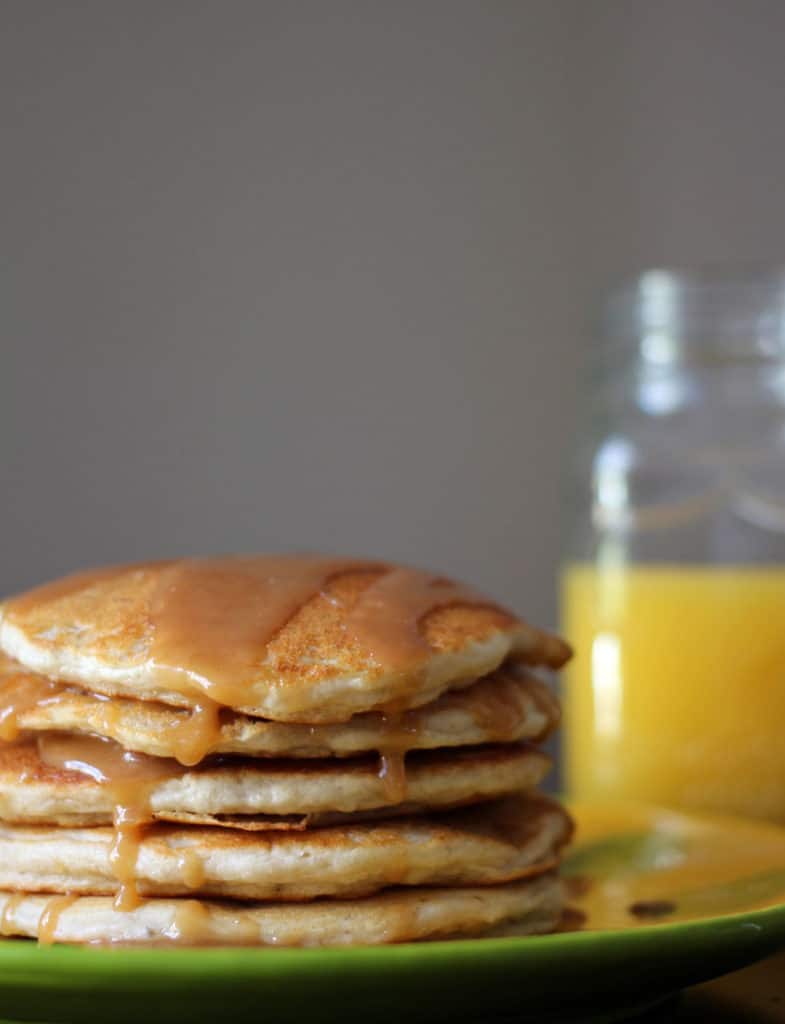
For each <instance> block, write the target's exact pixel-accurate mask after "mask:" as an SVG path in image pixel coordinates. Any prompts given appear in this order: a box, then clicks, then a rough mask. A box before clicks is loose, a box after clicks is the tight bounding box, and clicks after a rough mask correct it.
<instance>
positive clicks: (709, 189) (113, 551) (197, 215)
mask: <svg viewBox="0 0 785 1024" xmlns="http://www.w3.org/2000/svg"><path fill="white" fill-rule="evenodd" d="M0 18H1V21H2V31H1V32H0V107H1V109H0V126H1V127H2V136H0V144H1V145H2V159H1V160H0V178H1V179H2V180H1V181H0V187H1V188H2V193H1V194H2V197H3V216H2V231H0V254H1V258H2V267H3V274H2V302H0V346H1V348H2V364H1V365H2V375H1V377H0V445H1V446H2V447H1V448H0V452H2V456H3V474H2V481H3V488H2V499H1V500H0V530H1V531H2V533H1V535H2V539H3V548H2V565H1V568H2V579H1V580H0V582H1V584H2V587H1V589H3V590H13V589H15V588H18V587H21V586H24V585H27V584H29V583H32V582H34V581H37V580H39V579H42V578H45V577H48V576H52V575H55V574H58V573H60V572H63V571H66V570H68V569H71V568H74V567H77V566H79V565H83V564H86V563H94V562H104V561H114V560H125V559H132V558H141V557H144V556H153V555H162V554H165V553H180V552H195V551H208V550H249V549H250V550H253V549H271V548H280V547H289V548H291V547H296V548H306V547H307V548H323V549H329V550H335V551H353V552H360V553H371V554H382V555H386V556H389V557H392V558H400V559H404V560H407V561H411V562H421V563H425V564H429V565H432V566H434V567H436V568H439V569H442V570H449V571H452V572H454V573H456V574H458V575H460V576H463V577H467V578H469V579H472V580H474V581H476V582H477V583H479V584H481V585H483V586H485V587H486V588H487V589H488V590H490V591H492V592H494V593H496V594H498V595H499V596H500V597H502V598H504V599H507V600H508V601H510V602H512V603H514V604H515V605H517V606H518V607H519V608H520V609H521V610H522V611H523V612H524V613H528V614H529V615H530V616H531V617H532V618H535V619H538V620H541V621H543V622H552V621H553V620H554V619H555V584H554V579H555V571H556V567H557V564H558V559H559V552H560V548H561V546H562V544H563V539H564V533H565V529H566V526H567V520H568V518H569V515H568V510H565V509H564V507H563V505H564V502H563V499H562V493H563V480H564V464H565V460H566V459H567V457H568V454H569V452H570V449H571V445H572V442H573V438H574V435H575V431H576V429H577V427H576V423H577V414H576V399H577V398H578V397H579V395H580V392H581V390H582V384H581V368H582V366H583V364H584V362H585V359H586V354H587V349H588V348H589V345H590V335H589V334H588V332H587V330H586V327H585V324H586V322H587V321H588V319H589V316H590V314H591V312H592V310H593V306H594V305H595V304H596V301H597V295H598V293H599V292H600V290H601V289H602V288H603V287H604V286H605V284H606V282H607V281H608V280H609V279H611V278H613V277H615V276H617V275H618V274H621V273H626V272H628V271H629V270H630V269H631V268H632V267H635V266H638V265H645V264H647V263H652V262H655V263H663V262H667V263H673V262H681V261H685V260H687V261H691V260H701V261H703V260H706V259H710V258H733V257H737V256H739V257H744V258H746V257H768V258H777V259H782V258H785V241H784V239H785V203H783V201H782V195H781V183H782V181H783V172H784V171H785V139H783V124H784V123H785V119H783V115H782V107H783V96H785V71H784V70H783V67H784V66H785V62H783V60H782V58H781V43H782V39H783V33H785V4H783V3H781V2H766V0H734V2H719V0H715V2H707V0H665V2H663V0H660V2H658V3H656V4H650V3H644V2H643V0H628V2H617V3H614V2H606V0H582V2H567V0H542V2H540V0H534V2H531V0H528V2H527V0H517V2H516V0H509V2H508V0H488V2H479V0H475V2H463V0H412V2H408V0H405V2H403V0H402V2H389V0H387V2H364V0H357V2H345V0H328V2H322V0H311V2H296V0H288V2H267V0H257V2H252V3H251V2H249V3H245V2H238V0H214V2H211V3H207V2H202V0H193V2H185V0H156V2H146V0H133V2H131V0H127V2H120V3H118V2H112V0H100V2H90V3H86V2H69V3H60V2H57V0H52V2H42V0H12V2H7V0H6V2H3V3H1V4H0Z"/></svg>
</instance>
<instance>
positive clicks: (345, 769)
mask: <svg viewBox="0 0 785 1024" xmlns="http://www.w3.org/2000/svg"><path fill="white" fill-rule="evenodd" d="M44 740H49V737H48V736H47V735H44V737H42V741H44ZM52 742H53V744H54V746H55V749H56V751H57V758H58V760H57V762H56V763H57V764H60V765H62V764H67V763H73V762H77V761H78V759H79V758H80V757H84V758H85V759H86V760H88V761H89V760H90V758H91V756H92V753H91V746H93V745H96V744H97V745H100V746H104V745H105V744H106V743H107V742H108V741H99V740H94V741H93V742H92V744H90V743H89V742H88V741H86V740H84V739H77V740H75V741H72V740H71V739H69V738H61V737H53V738H52ZM47 748H48V744H47V743H44V744H43V747H42V749H43V751H44V755H45V756H46V752H47ZM63 748H64V753H63ZM83 748H86V750H84V752H83ZM69 758H70V761H69V760H68V759H69ZM549 767H550V760H549V758H548V757H547V755H546V754H543V753H541V752H540V751H538V750H535V749H534V748H532V747H526V746H523V745H520V744H504V745H501V746H493V747H477V748H466V749H460V750H438V751H423V752H419V753H414V754H411V755H409V756H408V757H407V771H406V778H405V780H404V782H405V785H404V786H402V787H401V789H400V790H399V791H397V792H391V791H390V789H389V788H388V787H387V786H386V785H385V780H384V779H383V778H380V775H379V760H378V758H375V757H367V756H366V757H364V758H357V759H355V758H353V759H349V760H347V759H343V760H338V759H336V758H332V759H328V760H324V761H315V760H308V761H297V760H293V759H289V760H275V761H271V760H251V759H237V758H234V759H222V760H220V759H219V760H218V761H215V760H214V761H208V762H204V763H202V764H201V765H199V766H198V767H196V768H192V769H186V768H183V767H182V766H181V765H179V764H177V763H176V762H163V761H160V760H159V759H156V761H155V763H154V764H153V765H152V768H153V769H154V770H156V772H159V773H160V778H158V779H157V780H156V781H155V782H154V783H153V784H152V787H151V789H150V792H149V794H148V795H147V797H146V805H147V806H149V811H150V816H151V817H152V818H153V819H155V820H158V821H177V822H193V823H198V824H213V825H220V826H226V825H228V826H232V827H242V828H247V829H252V830H253V829H268V828H271V827H276V826H277V827H284V826H287V825H288V826H290V827H300V828H302V827H304V826H305V825H307V824H308V823H309V819H310V821H311V822H313V821H318V820H319V817H320V816H324V815H330V814H333V813H334V812H337V813H340V814H345V815H351V814H354V813H358V812H366V811H371V810H379V811H382V810H383V809H392V810H395V811H396V813H399V807H397V806H396V805H400V804H405V805H406V807H407V808H408V809H409V810H419V809H426V808H439V807H441V808H444V807H451V806H456V805H460V804H468V803H475V802H478V801H480V800H489V799H494V798H496V797H500V796H502V795H505V794H508V793H515V792H518V791H520V790H528V789H531V788H533V787H534V786H536V785H537V784H538V783H539V782H540V781H541V780H542V778H543V777H544V776H545V774H546V772H547V771H548V768H549ZM120 802H122V801H121V800H120ZM117 803H118V796H117V794H116V793H115V791H114V789H113V787H112V785H111V784H109V785H102V784H101V783H100V782H98V781H94V779H93V778H90V777H89V776H88V775H86V774H83V773H82V772H80V771H73V770H67V769H66V768H63V767H54V766H52V765H51V764H48V763H45V761H43V760H42V758H41V756H40V755H39V752H38V748H37V746H36V744H35V743H32V742H27V743H21V744H15V745H0V820H2V821H7V822H16V823H25V824H40V825H44V824H48V825H64V826H89V825H110V824H111V823H112V820H113V811H114V808H115V806H116V804H117Z"/></svg>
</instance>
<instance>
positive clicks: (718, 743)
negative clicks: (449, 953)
mask: <svg viewBox="0 0 785 1024" xmlns="http://www.w3.org/2000/svg"><path fill="white" fill-rule="evenodd" d="M605 335H606V337H605V341H604V344H603V346H602V350H601V356H600V359H599V361H598V364H597V366H596V368H595V377H594V380H593V383H592V387H591V402H590V410H589V422H588V424H587V430H586V431H585V432H584V437H585V441H584V442H583V447H582V450H581V451H580V453H579V458H578V467H577V473H576V478H575V479H576V482H577V485H578V487H577V493H576V496H575V508H576V512H577V522H576V530H575V532H574V535H573V541H572V545H571V548H570V549H569V558H568V561H567V564H566V565H565V567H564V571H563V577H562V602H563V620H564V621H563V628H564V630H565V633H566V635H567V636H568V637H569V639H570V640H571V642H572V643H573V644H574V646H575V648H576V657H575V660H574V662H573V664H572V665H571V666H570V668H569V670H568V672H567V675H566V680H565V686H566V694H565V743H566V767H567V781H568V787H569V789H570V790H571V792H572V794H573V795H574V796H577V797H580V798H585V797H591V798H594V797H599V798H603V799H605V798H634V799H643V800H646V801H649V802H655V803H659V804H663V805H672V806H678V807H686V808H693V809H710V810H722V811H730V812H735V813H740V814H747V815H753V816H757V817H763V818H769V819H772V820H779V821H785V270H782V269H778V270H766V271H759V272H754V273H749V274H746V275H744V276H741V275H735V276H730V275H724V274H712V273H705V272H682V271H679V272H674V271H662V270H657V271H650V272H647V273H645V274H643V275H642V276H641V277H640V278H638V279H637V280H635V281H634V282H632V283H631V284H630V285H628V286H627V287H625V288H623V289H622V290H621V291H620V292H619V293H618V294H616V295H615V296H613V297H612V299H611V301H610V302H609V304H608V311H607V318H606V328H605Z"/></svg>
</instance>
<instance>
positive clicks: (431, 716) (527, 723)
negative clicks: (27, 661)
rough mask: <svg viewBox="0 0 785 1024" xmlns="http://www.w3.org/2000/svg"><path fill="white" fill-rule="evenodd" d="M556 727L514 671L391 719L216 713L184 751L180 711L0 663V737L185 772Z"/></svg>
mask: <svg viewBox="0 0 785 1024" xmlns="http://www.w3.org/2000/svg"><path fill="white" fill-rule="evenodd" d="M12 718H13V721H12V720H11V719H12ZM558 721H559V704H558V701H557V700H556V698H555V697H554V695H553V694H552V693H551V691H550V689H549V688H548V687H547V686H546V685H545V683H543V682H542V681H541V680H539V679H537V678H536V677H534V676H533V675H531V673H527V672H526V671H525V670H524V669H523V667H522V666H516V665H504V666H502V667H501V668H498V669H497V670H496V671H495V672H493V673H491V675H489V676H486V677H485V678H484V679H481V680H479V681H478V682H476V683H474V684H473V685H472V686H469V687H467V688H466V689H465V690H454V691H452V692H449V693H444V694H442V696H441V697H439V698H438V699H437V700H435V701H434V702H433V703H431V704H426V705H424V706H422V707H419V708H414V709H412V710H410V711H405V712H402V713H401V714H400V715H399V716H393V717H391V716H389V715H384V714H382V713H380V712H368V713H366V714H362V715H355V716H354V717H353V718H351V719H350V720H349V721H348V722H342V723H338V724H332V725H298V724H296V723H288V722H271V721H266V720H264V719H259V718H250V717H249V716H247V715H242V714H238V713H237V712H234V711H231V710H229V709H223V710H222V711H221V712H220V714H219V717H218V720H217V722H216V723H215V727H214V729H212V730H207V731H206V733H205V737H204V739H205V742H204V743H203V744H201V745H200V744H199V743H198V742H197V743H196V744H194V742H193V741H194V739H196V740H197V741H198V739H199V737H198V736H196V737H194V735H193V732H192V728H193V725H194V723H193V713H192V712H191V711H190V710H188V709H185V708H176V707H173V706H172V705H168V704H161V703H157V702H154V701H140V700H132V699H130V698H126V697H113V698H111V699H108V698H106V697H100V696H96V695H95V694H91V693H88V692H85V691H83V690H79V689H77V688H75V687H73V686H64V685H57V684H54V683H51V682H49V681H47V680H46V679H44V677H42V676H37V675H35V674H34V673H30V672H27V671H26V670H24V669H22V668H21V667H20V666H19V665H18V664H17V663H16V662H14V661H12V660H11V659H10V658H8V657H6V656H4V655H1V654H0V730H1V729H2V728H3V725H4V724H5V725H6V726H8V727H9V730H8V731H9V735H13V734H15V733H16V732H17V731H21V730H32V731H58V732H71V733H82V734H91V735H96V736H104V737H106V738H108V739H112V740H115V741H116V742H117V743H120V744H121V745H122V746H123V747H125V748H126V749H127V750H136V751H139V752H141V753H145V754H151V755H153V756H155V757H174V758H176V759H177V760H181V761H182V762H183V763H186V764H193V763H195V761H197V760H201V758H202V757H204V756H207V755H208V754H211V753H221V754H246V755H249V756H253V757H298V758H314V757H319V758H321V757H330V756H338V757H347V756H350V755H356V754H359V753H365V752H367V751H378V750H380V749H388V748H390V747H391V746H393V747H398V748H400V749H402V750H417V749H419V750H424V749H433V748H436V747H461V746H477V745H480V744H483V743H501V742H513V741H516V740H522V739H526V740H542V739H544V738H545V737H546V736H547V735H549V734H550V732H551V731H552V730H553V729H554V728H555V727H556V725H557V723H558ZM194 755H196V756H194Z"/></svg>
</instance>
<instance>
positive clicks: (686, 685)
mask: <svg viewBox="0 0 785 1024" xmlns="http://www.w3.org/2000/svg"><path fill="white" fill-rule="evenodd" d="M563 609H564V623H563V626H564V632H565V635H566V636H567V637H568V639H569V640H570V642H571V643H572V644H573V645H574V647H575V649H576V656H575V660H574V662H573V663H572V664H571V665H570V666H569V667H568V670H567V673H566V681H565V686H566V690H565V745H566V761H567V778H568V787H569V790H570V792H571V794H572V795H574V796H576V797H580V798H590V797H601V798H607V797H613V798H617V797H618V798H635V799H641V800H646V801H650V802H654V803H659V804H665V805H673V806H681V807H686V808H696V809H709V810H722V811H729V812H735V813H739V814H747V815H753V816H756V817H761V818H769V819H773V820H778V821H783V822H785V568H774V569H765V568H759V567H739V566H734V567H698V566H695V567H690V566H651V565H639V566H624V565H620V566H614V567H609V568H597V567H595V566H592V565H580V564H579V565H574V566H570V567H568V568H567V569H566V571H565V573H564V578H563Z"/></svg>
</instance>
